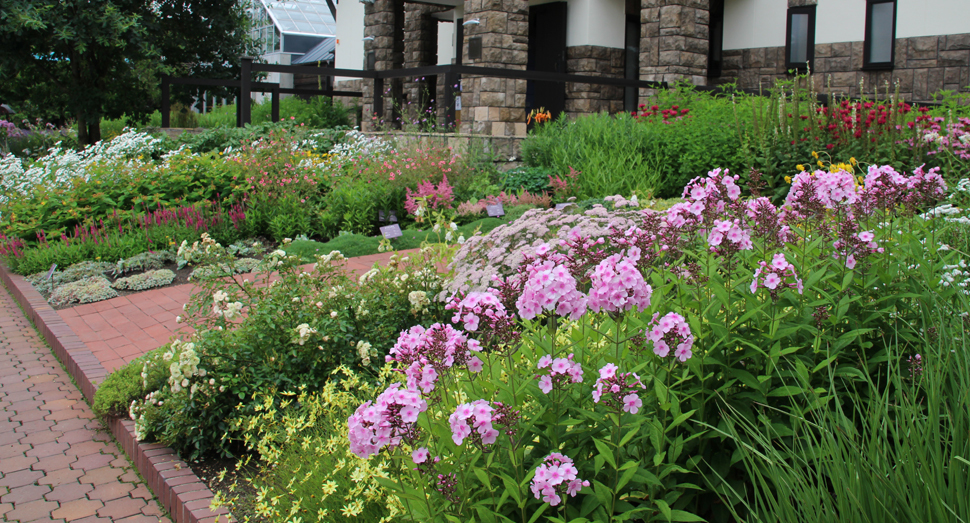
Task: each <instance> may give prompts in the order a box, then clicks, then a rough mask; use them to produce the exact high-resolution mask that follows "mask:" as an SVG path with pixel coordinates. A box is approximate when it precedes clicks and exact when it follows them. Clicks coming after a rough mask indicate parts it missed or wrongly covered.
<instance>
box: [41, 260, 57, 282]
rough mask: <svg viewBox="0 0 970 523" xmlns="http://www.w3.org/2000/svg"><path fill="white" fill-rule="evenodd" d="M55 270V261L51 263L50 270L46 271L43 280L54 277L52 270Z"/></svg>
mask: <svg viewBox="0 0 970 523" xmlns="http://www.w3.org/2000/svg"><path fill="white" fill-rule="evenodd" d="M56 270H57V264H56V263H52V264H51V268H50V270H49V271H47V276H45V277H44V281H49V280H50V279H51V278H53V277H54V271H56Z"/></svg>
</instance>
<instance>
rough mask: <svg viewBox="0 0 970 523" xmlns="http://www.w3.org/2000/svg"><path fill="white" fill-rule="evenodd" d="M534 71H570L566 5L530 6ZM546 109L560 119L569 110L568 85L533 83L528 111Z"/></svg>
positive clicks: (530, 47)
mask: <svg viewBox="0 0 970 523" xmlns="http://www.w3.org/2000/svg"><path fill="white" fill-rule="evenodd" d="M528 68H529V70H530V71H545V72H551V73H565V72H566V2H553V3H550V4H540V5H535V6H530V7H529V64H528ZM540 107H545V108H546V110H548V111H549V112H550V113H552V117H553V118H556V117H558V116H559V113H561V112H563V110H564V109H565V108H566V84H564V83H562V82H541V81H529V84H528V91H527V96H526V111H531V110H533V109H538V108H540Z"/></svg>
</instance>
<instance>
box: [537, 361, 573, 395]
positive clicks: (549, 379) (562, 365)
mask: <svg viewBox="0 0 970 523" xmlns="http://www.w3.org/2000/svg"><path fill="white" fill-rule="evenodd" d="M573 357H574V356H573V354H569V355H568V356H566V357H565V358H556V359H555V360H553V359H552V356H549V355H548V354H547V355H545V356H543V357H542V358H539V364H538V368H539V369H540V370H541V369H545V368H548V369H549V370H548V374H540V375H537V376H536V378H538V379H539V390H541V391H542V393H543V394H549V393H550V392H551V391H552V389H553V388H554V387H562V386H563V385H564V384H565V383H570V382H571V383H582V381H583V367H582V365H580V364H579V362H576V361H573ZM550 362H551V363H550Z"/></svg>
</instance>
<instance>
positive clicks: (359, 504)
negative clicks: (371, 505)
mask: <svg viewBox="0 0 970 523" xmlns="http://www.w3.org/2000/svg"><path fill="white" fill-rule="evenodd" d="M363 510H364V502H363V500H360V499H358V500H356V501H354V502H353V503H350V504H348V505H344V507H343V508H342V509H340V513H341V514H343V515H344V517H345V518H350V517H357V514H360V513H361V512H362V511H363Z"/></svg>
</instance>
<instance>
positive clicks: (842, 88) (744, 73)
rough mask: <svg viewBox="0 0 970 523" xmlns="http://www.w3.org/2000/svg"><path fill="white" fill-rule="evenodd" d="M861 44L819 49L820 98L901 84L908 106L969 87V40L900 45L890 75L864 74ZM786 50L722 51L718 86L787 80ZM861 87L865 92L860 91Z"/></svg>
mask: <svg viewBox="0 0 970 523" xmlns="http://www.w3.org/2000/svg"><path fill="white" fill-rule="evenodd" d="M863 45H864V44H863V42H841V43H835V44H818V45H816V46H815V60H814V63H813V64H812V75H813V76H814V79H815V87H816V89H817V90H819V91H821V92H832V93H838V94H843V95H848V96H859V95H860V94H870V95H871V94H872V93H873V91H874V90H876V89H878V90H879V91H880V92H885V89H886V85H887V83H888V84H889V86H890V87H889V89H890V91H893V90H894V89H895V88H896V86H897V84H898V86H899V93H900V96H901V97H902V98H903V99H904V100H907V101H916V102H926V101H931V100H932V98H933V94H934V93H936V92H938V91H940V90H943V89H946V90H952V91H958V90H966V87H967V86H968V85H970V34H959V35H942V36H921V37H917V38H897V39H896V49H895V51H896V61H895V64H894V66H895V67H894V68H893V70H891V71H863V70H862V53H863ZM786 77H787V74H786V71H785V48H784V47H769V48H761V49H743V50H733V51H724V67H723V69H722V76H721V78H719V79H717V82H718V83H725V82H730V81H737V82H738V85H739V86H740V87H744V88H753V89H757V88H758V87H759V86H760V87H771V85H772V84H773V83H774V81H775V79H779V78H786ZM860 83H861V91H860Z"/></svg>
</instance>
